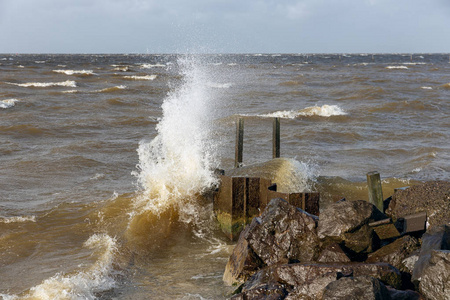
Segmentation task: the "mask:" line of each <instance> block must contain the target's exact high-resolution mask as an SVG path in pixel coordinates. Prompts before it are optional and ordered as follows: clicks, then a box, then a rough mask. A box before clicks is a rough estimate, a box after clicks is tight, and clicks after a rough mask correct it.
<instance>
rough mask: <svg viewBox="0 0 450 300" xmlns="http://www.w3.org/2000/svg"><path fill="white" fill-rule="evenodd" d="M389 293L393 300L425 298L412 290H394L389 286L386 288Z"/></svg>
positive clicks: (422, 299) (419, 299) (421, 299)
mask: <svg viewBox="0 0 450 300" xmlns="http://www.w3.org/2000/svg"><path fill="white" fill-rule="evenodd" d="M386 288H387V289H388V291H389V296H390V297H391V298H390V299H391V300H424V299H425V298H423V297H422V295H420V294H419V293H417V292H415V291H412V290H406V291H400V290H396V289H393V288H391V287H389V286H387V287H386Z"/></svg>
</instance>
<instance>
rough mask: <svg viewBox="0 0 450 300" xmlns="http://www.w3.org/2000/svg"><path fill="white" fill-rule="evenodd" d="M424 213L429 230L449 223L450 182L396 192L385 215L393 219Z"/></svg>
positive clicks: (425, 184) (438, 182)
mask: <svg viewBox="0 0 450 300" xmlns="http://www.w3.org/2000/svg"><path fill="white" fill-rule="evenodd" d="M422 211H426V213H427V215H428V223H429V228H428V229H430V228H431V227H435V226H439V225H444V224H447V225H449V224H450V223H449V222H450V182H447V181H430V182H426V183H424V184H420V185H414V186H412V187H410V188H408V189H404V190H397V191H396V192H395V193H394V195H393V196H392V200H391V202H390V203H389V208H388V209H387V210H386V214H387V215H390V216H392V218H394V219H398V218H401V217H405V216H408V215H412V214H416V213H419V212H422Z"/></svg>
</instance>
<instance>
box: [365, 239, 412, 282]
mask: <svg viewBox="0 0 450 300" xmlns="http://www.w3.org/2000/svg"><path fill="white" fill-rule="evenodd" d="M419 247H420V244H419V241H418V240H417V239H416V238H414V237H412V236H409V235H405V236H403V237H402V238H400V239H397V240H395V241H394V242H392V243H391V244H388V245H386V246H384V247H383V248H381V249H379V250H377V251H376V252H374V253H371V254H369V256H368V258H367V260H366V262H368V263H375V262H386V263H389V264H391V265H393V266H394V267H396V268H397V269H399V270H400V271H402V272H408V273H410V271H409V269H408V268H407V267H406V266H405V265H404V264H403V260H404V259H406V258H407V257H408V256H409V255H411V253H413V252H414V251H415V250H417V249H419Z"/></svg>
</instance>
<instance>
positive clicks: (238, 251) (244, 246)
mask: <svg viewBox="0 0 450 300" xmlns="http://www.w3.org/2000/svg"><path fill="white" fill-rule="evenodd" d="M255 222H256V218H255V219H254V220H253V222H252V224H250V225H249V226H247V227H246V228H245V230H244V231H243V232H242V234H241V236H240V237H239V240H238V242H237V244H236V247H234V249H233V252H232V253H231V256H230V258H229V259H228V263H227V265H226V267H225V272H224V274H223V281H224V282H225V283H226V284H228V285H232V284H235V283H238V282H244V281H245V280H247V278H249V277H250V276H251V275H253V274H254V273H255V272H256V271H257V270H258V269H260V268H261V267H262V266H264V263H263V262H262V261H261V259H260V258H259V257H258V255H256V254H255V252H254V251H253V250H252V248H251V247H249V245H248V242H247V240H246V239H245V238H244V233H245V232H247V231H249V230H250V229H251V228H252V225H253V223H255Z"/></svg>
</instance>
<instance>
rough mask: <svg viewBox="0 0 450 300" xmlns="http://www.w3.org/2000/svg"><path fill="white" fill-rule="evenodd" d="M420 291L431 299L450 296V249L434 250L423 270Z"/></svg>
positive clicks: (440, 299) (443, 299)
mask: <svg viewBox="0 0 450 300" xmlns="http://www.w3.org/2000/svg"><path fill="white" fill-rule="evenodd" d="M419 290H420V292H421V293H422V294H423V295H424V296H425V297H426V298H427V299H431V300H448V299H449V298H450V251H449V250H433V251H431V255H430V260H429V263H428V265H427V266H426V268H425V269H424V270H423V271H422V276H421V280H420V284H419Z"/></svg>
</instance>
